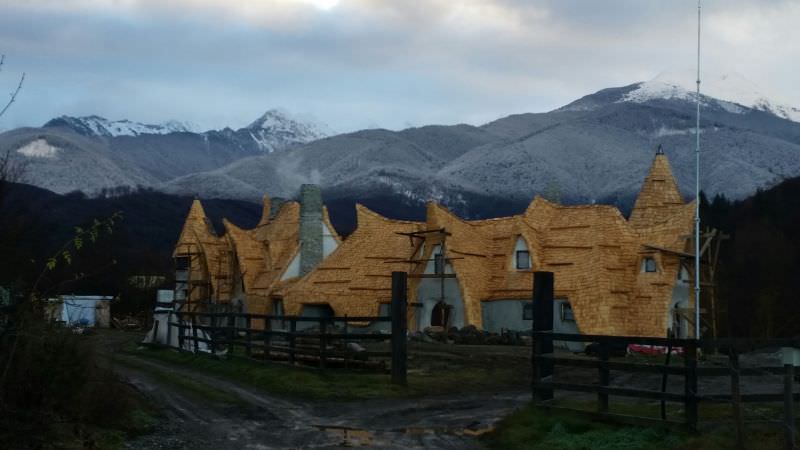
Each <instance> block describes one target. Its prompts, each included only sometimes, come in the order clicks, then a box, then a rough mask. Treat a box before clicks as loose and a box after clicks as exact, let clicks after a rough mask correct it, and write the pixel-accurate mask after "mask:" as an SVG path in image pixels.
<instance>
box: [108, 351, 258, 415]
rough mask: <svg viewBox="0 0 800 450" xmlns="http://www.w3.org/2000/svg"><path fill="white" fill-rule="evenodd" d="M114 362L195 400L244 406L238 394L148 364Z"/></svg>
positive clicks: (128, 360)
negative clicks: (171, 387) (144, 374)
mask: <svg viewBox="0 0 800 450" xmlns="http://www.w3.org/2000/svg"><path fill="white" fill-rule="evenodd" d="M114 362H115V363H116V364H120V365H123V366H127V367H131V368H133V369H135V370H137V371H139V372H144V373H146V374H147V375H148V376H150V377H152V378H154V379H156V380H158V381H160V382H161V383H164V384H168V385H170V386H173V387H175V388H176V389H178V390H180V391H183V392H184V393H186V394H189V395H191V396H193V397H195V398H200V399H203V400H207V401H211V402H215V403H224V404H232V405H236V404H244V401H243V400H242V399H241V398H239V397H238V396H237V395H236V394H232V393H230V392H227V391H223V390H221V389H217V388H215V387H213V386H209V385H208V384H205V383H202V382H200V381H197V380H193V379H190V378H186V377H182V376H180V375H176V374H174V373H170V372H165V371H163V370H160V369H158V368H155V367H152V366H149V365H147V364H143V363H139V362H137V361H136V360H134V359H123V358H114Z"/></svg>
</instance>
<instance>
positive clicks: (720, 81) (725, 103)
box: [619, 70, 800, 122]
mask: <svg viewBox="0 0 800 450" xmlns="http://www.w3.org/2000/svg"><path fill="white" fill-rule="evenodd" d="M696 78H697V75H696V73H693V72H692V71H691V70H684V71H665V72H662V73H661V74H659V75H658V76H657V77H655V78H653V79H652V80H650V81H646V82H643V83H639V84H638V86H637V87H636V88H635V89H633V90H631V91H630V92H628V93H627V94H625V95H624V96H623V97H622V98H621V99H620V100H619V101H629V102H636V103H644V102H647V101H650V100H660V99H664V100H686V101H694V99H695V91H696V83H695V80H696ZM701 80H702V82H701V84H700V93H701V95H702V96H703V103H704V104H708V103H709V102H714V103H716V104H717V106H720V107H722V108H724V109H726V110H727V111H728V112H732V113H743V112H745V109H743V108H741V106H745V107H747V108H752V109H757V110H759V111H764V112H768V113H771V114H774V115H776V116H778V117H782V118H784V119H788V120H792V121H795V122H800V109H798V108H795V107H792V106H788V105H784V104H780V103H778V102H775V101H773V100H771V99H770V98H769V97H768V96H766V95H765V94H764V93H762V91H761V89H760V88H759V87H758V86H757V85H756V84H755V83H753V82H752V81H750V80H748V79H747V78H745V77H743V76H742V75H740V74H738V73H736V72H730V73H727V74H722V75H707V74H702V73H701ZM740 105H741V106H740Z"/></svg>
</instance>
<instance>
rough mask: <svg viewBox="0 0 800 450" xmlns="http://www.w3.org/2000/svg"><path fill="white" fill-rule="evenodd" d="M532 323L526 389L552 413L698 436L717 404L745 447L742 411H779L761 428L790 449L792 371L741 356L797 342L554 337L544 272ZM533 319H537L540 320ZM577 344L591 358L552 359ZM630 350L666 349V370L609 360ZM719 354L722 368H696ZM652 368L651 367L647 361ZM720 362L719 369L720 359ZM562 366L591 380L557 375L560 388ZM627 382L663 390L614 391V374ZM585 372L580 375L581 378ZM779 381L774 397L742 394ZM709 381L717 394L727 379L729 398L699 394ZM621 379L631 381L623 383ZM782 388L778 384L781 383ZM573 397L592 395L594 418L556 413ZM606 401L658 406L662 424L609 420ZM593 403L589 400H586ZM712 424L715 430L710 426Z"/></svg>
mask: <svg viewBox="0 0 800 450" xmlns="http://www.w3.org/2000/svg"><path fill="white" fill-rule="evenodd" d="M534 277H535V281H534V295H533V303H534V305H533V307H534V321H533V331H532V336H533V349H532V351H533V355H532V358H531V361H532V365H533V372H532V373H533V377H532V383H531V389H532V394H533V400H534V403H535V404H537V405H539V406H542V407H547V408H551V409H569V410H571V411H577V412H580V413H587V412H588V413H589V414H590V415H593V416H602V417H607V418H611V419H615V420H619V421H622V422H628V423H640V424H650V425H652V424H654V423H655V424H662V425H665V424H666V425H678V426H681V427H686V428H688V429H691V430H696V429H697V427H698V423H700V422H704V421H705V419H707V418H703V417H701V416H700V414H699V411H700V409H699V406H700V405H701V404H703V403H717V404H727V405H730V408H731V409H730V413H731V415H730V417H731V420H729V421H727V422H730V423H732V424H733V425H734V426H735V428H736V433H737V441H738V442H739V444H740V445H741V444H742V443H743V442H744V436H743V428H744V426H743V425H744V424H745V423H746V422H750V421H746V420H745V419H744V418H743V406H744V405H747V404H752V403H758V404H765V403H781V404H782V418H780V419H776V418H771V419H766V420H764V419H761V420H758V422H761V423H763V422H776V423H779V424H780V425H781V426H782V427H783V429H784V430H785V443H786V447H785V448H787V449H795V448H797V446H796V439H797V431H796V423H795V417H794V402H796V401H799V400H800V394H798V393H795V392H794V384H795V379H794V378H795V366H794V365H793V364H783V365H771V366H770V365H760V364H751V365H750V366H749V367H743V366H742V364H741V358H740V355H741V354H743V353H747V352H751V351H753V350H756V349H763V348H769V349H771V350H772V351H775V349H776V348H790V349H798V348H800V339H753V338H737V339H699V340H698V339H672V338H655V337H635V336H604V335H582V334H567V333H556V332H553V276H552V273H548V272H537V273H535V275H534ZM537 316H538V317H537ZM557 342H562V343H566V342H580V343H584V344H592V347H593V350H594V352H593V353H594V354H595V356H594V357H582V356H577V355H574V354H572V353H571V352H567V351H560V352H556V350H555V347H557V346H556V345H555V344H554V343H557ZM630 345H640V346H656V347H660V348H661V349H663V351H664V354H663V358H664V360H663V364H658V363H655V364H654V363H652V362H649V363H648V362H630V361H619V360H616V361H615V360H612V358H611V354H612V351H614V350H617V351H618V350H625V349H627V348H628V346H630ZM701 353H705V354H712V353H713V354H722V355H725V356H724V357H725V358H726V360H723V361H724V364H721V365H719V366H716V367H711V366H701V365H700V364H699V362H700V357H699V356H700V354H701ZM673 357H675V358H682V361H681V362H679V363H678V364H673V361H671V359H672V358H673ZM651 361H652V359H651ZM717 362H720V360H719V358H717ZM556 366H563V367H567V368H571V369H580V368H583V369H589V371H590V373H592V372H593V373H594V374H595V375H594V379H593V380H592V379H589V378H584V379H582V380H581V382H576V381H570V379H569V378H573V379H574V378H575V377H574V376H572V377H570V376H569V375H574V370H569V371H564V372H561V374H563V375H567V376H565V378H566V380H560V379H559V378H558V377H556V375H555V371H554V368H555V367H556ZM612 370H613V371H617V372H622V373H624V374H646V373H650V374H657V375H661V380H660V388H656V389H643V388H641V387H635V386H631V385H625V386H622V385H612V383H611V381H612V379H611V371H612ZM584 372H585V371H584ZM670 376H673V377H678V378H679V379H680V380H682V385H683V386H682V387H683V389H682V392H675V389H673V390H672V391H670V390H669V389H668V379H669V377H670ZM775 376H782V378H783V380H782V381H783V383H782V386H780V387H778V388H776V389H775V391H774V392H743V390H742V384H743V383H742V379H743V377H775ZM706 377H708V378H714V382H713V383H706V386H719V385H720V379H722V380H723V381H725V380H724V379H725V378H729V379H730V391H729V392H720V391H719V390H718V389H714V390H709V391H707V392H703V390H701V389H700V386H701V383H700V382H701V381H702V380H703V379H704V378H706ZM626 379H635V378H633V377H626ZM778 384H780V383H778ZM559 391H564V392H573V393H574V392H578V393H584V394H591V395H593V396H595V398H596V400H595V401H596V408H595V409H594V410H593V411H586V410H585V409H580V410H579V409H577V408H565V407H563V406H558V404H557V402H556V400H558V399H557V398H556V393H557V392H559ZM610 397H628V398H636V399H649V400H655V401H657V402H659V403H660V417H652V416H650V417H647V416H638V415H630V414H627V415H623V414H614V413H611V412H610V408H609V401H610ZM590 398H591V397H590ZM668 402H670V403H678V404H680V405H682V415H681V416H680V417H668V414H667V403H668ZM714 422H719V421H718V420H714Z"/></svg>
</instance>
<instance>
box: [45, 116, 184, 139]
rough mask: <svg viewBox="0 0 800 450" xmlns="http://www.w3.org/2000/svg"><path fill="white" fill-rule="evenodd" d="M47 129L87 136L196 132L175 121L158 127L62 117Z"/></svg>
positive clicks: (96, 117)
mask: <svg viewBox="0 0 800 450" xmlns="http://www.w3.org/2000/svg"><path fill="white" fill-rule="evenodd" d="M44 126H45V127H55V126H65V127H67V128H71V129H72V130H74V131H76V132H78V133H80V134H83V135H85V136H105V137H117V136H139V135H142V134H169V133H191V132H194V127H193V125H191V124H189V123H186V122H178V121H175V120H171V121H167V122H164V123H161V124H157V125H151V124H144V123H139V122H132V121H130V120H127V119H123V120H108V119H105V118H103V117H100V116H85V117H70V116H61V117H58V118H55V119H53V120H51V121H49V122H47V123H46V124H45V125H44Z"/></svg>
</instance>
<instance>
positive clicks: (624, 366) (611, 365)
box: [537, 355, 729, 375]
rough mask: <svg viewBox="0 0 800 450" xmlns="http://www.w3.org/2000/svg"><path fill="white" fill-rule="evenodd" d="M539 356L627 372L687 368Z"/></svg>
mask: <svg viewBox="0 0 800 450" xmlns="http://www.w3.org/2000/svg"><path fill="white" fill-rule="evenodd" d="M537 358H539V359H548V360H552V361H553V362H554V363H555V364H556V365H559V366H570V367H587V368H592V369H595V368H597V369H600V368H607V369H608V370H621V371H625V372H647V373H664V372H667V373H670V374H677V375H683V374H684V373H685V372H686V368H685V367H682V366H668V367H664V366H662V365H656V364H646V363H629V362H619V361H600V360H596V359H588V358H587V359H583V358H575V357H558V356H550V355H542V356H537ZM724 370H725V371H726V373H725V375H727V374H728V371H729V369H727V368H726V369H724Z"/></svg>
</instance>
